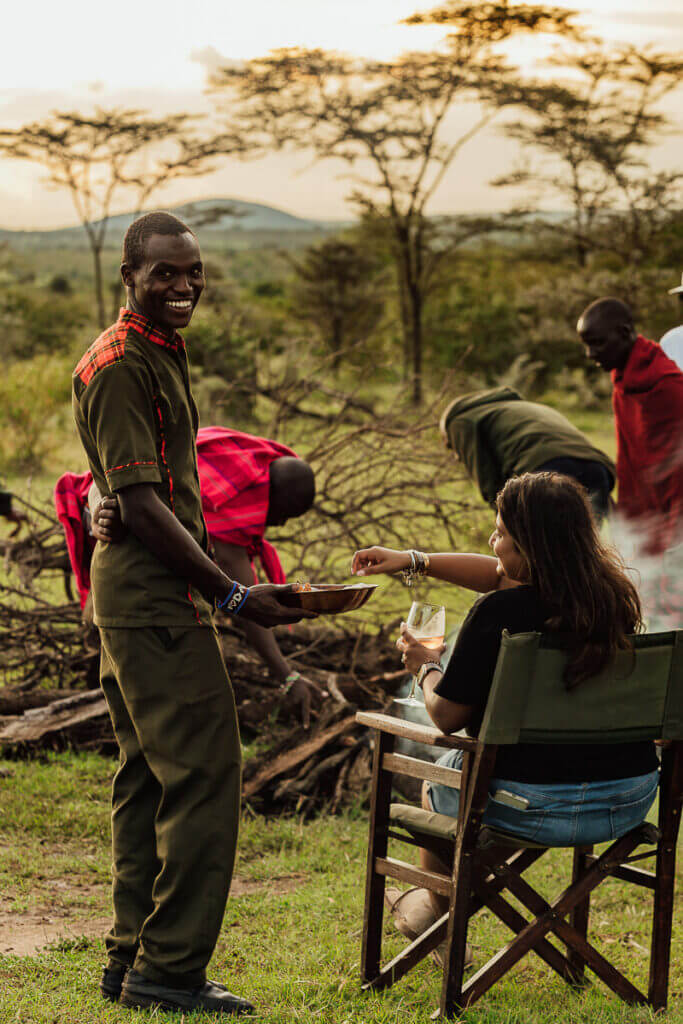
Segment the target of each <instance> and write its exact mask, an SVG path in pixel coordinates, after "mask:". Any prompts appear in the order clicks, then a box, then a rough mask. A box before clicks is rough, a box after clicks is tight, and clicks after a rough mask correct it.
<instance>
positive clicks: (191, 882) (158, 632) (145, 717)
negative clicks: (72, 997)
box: [73, 213, 306, 1014]
mask: <svg viewBox="0 0 683 1024" xmlns="http://www.w3.org/2000/svg"><path fill="white" fill-rule="evenodd" d="M121 276H122V278H123V282H124V284H125V286H126V293H127V306H126V308H125V309H122V310H121V314H120V316H119V319H118V321H117V323H116V324H114V325H113V326H112V327H110V328H109V329H108V330H107V331H105V332H104V333H103V334H102V335H101V336H100V337H99V338H98V339H97V340H96V341H95V342H94V343H93V344H92V345H91V346H90V348H89V349H88V351H87V352H86V353H85V355H84V356H83V358H82V359H81V360H80V362H79V363H78V365H77V367H76V369H75V371H74V376H73V408H74V417H75V420H76V426H77V428H78V432H79V434H80V437H81V441H82V443H83V446H84V448H85V450H86V454H87V456H88V461H89V463H90V469H91V472H92V474H93V478H94V481H95V483H96V484H97V487H98V488H99V490H100V492H101V494H103V495H113V494H116V495H117V497H118V500H119V504H120V509H121V518H122V520H123V523H124V525H125V526H126V527H127V531H126V535H125V537H124V538H123V539H122V540H121V541H120V543H117V544H102V543H99V542H98V544H97V545H96V548H95V552H94V555H93V559H92V566H91V580H92V593H93V605H94V614H95V622H96V624H97V625H98V626H99V629H100V635H101V640H102V668H101V682H102V688H103V690H104V693H105V696H106V698H107V703H108V705H109V710H110V713H111V717H112V722H113V726H114V731H115V733H116V737H117V740H118V742H119V746H120V748H121V758H120V767H119V770H118V772H117V774H116V776H115V779H114V785H113V793H112V839H113V878H114V881H113V900H114V925H113V928H112V930H111V932H110V933H109V935H108V936H107V951H108V954H109V963H108V965H107V967H106V968H105V970H104V974H103V977H102V982H101V990H102V993H103V995H104V996H105V997H107V998H109V999H112V1000H116V999H119V998H120V1000H121V1002H122V1003H123V1004H124V1005H125V1006H129V1007H150V1006H161V1007H163V1008H166V1009H170V1010H188V1011H191V1010H204V1011H209V1012H216V1013H230V1014H236V1013H244V1012H249V1011H250V1010H251V1009H252V1007H251V1004H250V1003H249V1002H247V1000H245V999H241V998H239V997H238V996H234V995H232V994H231V993H230V992H228V991H227V989H225V988H224V987H223V986H221V985H218V984H216V983H213V982H207V981H206V973H205V971H206V965H207V963H208V961H209V959H210V957H211V954H212V952H213V949H214V946H215V943H216V940H217V938H218V934H219V930H220V926H221V922H222V919H223V912H224V910H225V903H226V900H227V895H228V890H229V887H230V880H231V876H232V869H233V862H234V856H235V847H236V841H237V828H238V820H239V803H240V742H239V734H238V729H237V719H236V714H235V702H234V698H233V693H232V689H231V686H230V681H229V679H228V676H227V673H226V670H225V666H224V664H223V660H222V657H221V653H220V649H219V646H218V641H217V637H216V634H215V632H214V629H213V623H212V610H213V607H221V608H223V609H224V610H225V611H227V612H228V613H230V614H233V615H239V616H240V617H242V618H243V619H245V620H248V621H251V622H254V623H257V624H258V625H261V626H272V625H276V624H278V623H287V622H293V621H296V620H297V619H299V618H302V617H304V615H305V614H306V613H302V612H300V611H294V610H292V609H291V608H287V607H286V606H285V605H284V604H282V603H281V601H280V598H281V596H282V595H283V592H284V591H287V590H288V589H289V588H287V587H278V586H275V585H272V584H265V585H262V586H254V587H251V588H248V587H245V586H243V585H242V584H239V583H237V582H236V581H234V580H232V579H230V578H229V577H228V576H227V575H226V574H225V573H224V572H223V571H222V570H221V569H220V568H219V567H218V566H217V565H216V564H215V563H214V562H213V561H211V559H210V558H209V557H208V554H207V550H208V532H207V528H206V524H205V521H204V517H203V514H202V505H201V496H200V489H199V478H198V473H197V456H196V447H195V441H196V434H197V427H198V416H197V409H196V406H195V403H194V400H193V398H192V393H191V390H190V380H189V372H188V363H187V356H186V352H185V343H184V341H183V339H182V337H181V336H180V335H179V334H178V328H182V327H186V326H187V325H188V324H189V323H190V320H191V318H192V313H193V311H194V309H195V307H196V305H197V302H198V301H199V298H200V296H201V294H202V291H203V288H204V268H203V265H202V259H201V254H200V250H199V245H198V243H197V239H196V238H195V236H194V234H193V233H192V232H191V231H190V230H189V229H188V228H187V226H186V225H185V224H183V223H182V222H181V221H179V220H177V218H175V217H172V216H171V215H169V214H166V213H152V214H147V215H145V216H144V217H140V218H139V219H138V220H136V221H135V222H134V223H133V224H132V225H131V227H130V228H129V229H128V232H127V234H126V237H125V240H124V245H123V262H122V265H121Z"/></svg>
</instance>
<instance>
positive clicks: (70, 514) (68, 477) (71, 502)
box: [55, 473, 93, 608]
mask: <svg viewBox="0 0 683 1024" xmlns="http://www.w3.org/2000/svg"><path fill="white" fill-rule="evenodd" d="M91 483H92V474H91V473H64V475H63V476H60V478H59V480H58V481H57V486H56V487H55V508H56V510H57V518H58V519H59V521H60V523H61V524H62V526H63V527H64V533H65V535H66V548H67V551H68V552H69V561H70V562H71V568H72V569H73V572H74V576H75V577H76V586H77V587H78V596H79V598H80V601H81V608H82V607H83V605H84V604H85V602H86V599H87V597H88V594H89V593H90V558H91V555H92V549H93V540H92V537H89V536H88V534H87V533H86V531H85V527H84V526H83V518H82V516H83V509H84V508H85V506H86V505H87V504H88V491H89V490H90V485H91Z"/></svg>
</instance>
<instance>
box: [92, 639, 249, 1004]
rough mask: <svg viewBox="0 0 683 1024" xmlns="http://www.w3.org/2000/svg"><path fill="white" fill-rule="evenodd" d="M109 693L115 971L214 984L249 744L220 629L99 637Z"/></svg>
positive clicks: (104, 683) (104, 686) (111, 948)
mask: <svg viewBox="0 0 683 1024" xmlns="http://www.w3.org/2000/svg"><path fill="white" fill-rule="evenodd" d="M100 633H101V637H102V669H101V683H102V689H103V690H104V694H105V696H106V699H107V703H108V705H109V710H110V713H111V718H112V723H113V726H114V732H115V734H116V738H117V740H118V743H119V746H120V748H121V756H120V767H119V770H118V772H117V774H116V776H115V779H114V784H113V791H112V845H113V876H114V879H113V898H114V926H113V928H112V930H111V932H110V933H109V935H108V936H107V951H108V953H109V958H110V961H111V962H114V963H118V964H124V965H127V966H134V967H135V970H137V971H139V972H140V973H141V974H143V975H144V976H145V977H147V978H149V979H150V980H151V981H155V982H158V983H160V984H171V985H174V986H178V987H187V988H192V987H194V986H197V985H201V984H203V983H204V981H205V979H206V965H207V964H208V962H209V960H210V958H211V954H212V953H213V950H214V947H215V945H216V941H217V939H218V934H219V932H220V928H221V923H222V920H223V913H224V910H225V904H226V901H227V898H228V891H229V888H230V880H231V878H232V870H233V864H234V859H235V848H236V843H237V830H238V822H239V809H240V741H239V731H238V726H237V715H236V711H235V699H234V696H233V692H232V686H231V684H230V680H229V678H228V674H227V672H226V669H225V665H224V663H223V658H222V654H221V651H220V648H219V645H218V640H217V637H216V635H215V633H214V632H213V630H212V629H210V628H203V627H200V626H197V627H195V628H192V627H190V628H186V627H178V628H175V627H172V626H159V627H142V628H139V629H131V628H117V629H114V628H101V629H100Z"/></svg>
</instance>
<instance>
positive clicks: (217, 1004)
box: [120, 970, 254, 1014]
mask: <svg viewBox="0 0 683 1024" xmlns="http://www.w3.org/2000/svg"><path fill="white" fill-rule="evenodd" d="M120 1003H121V1006H128V1007H130V1008H132V1009H147V1008H149V1007H153V1006H158V1007H159V1008H160V1009H162V1010H167V1011H169V1010H170V1011H171V1012H172V1011H174V1010H177V1011H180V1012H183V1011H187V1010H204V1012H205V1013H232V1014H241V1013H253V1012H254V1007H253V1006H252V1004H251V1003H250V1002H249V1001H248V1000H246V999H241V998H240V996H234V995H233V994H232V992H228V990H227V989H226V988H224V987H223V986H222V985H217V984H215V983H214V982H213V981H207V982H205V984H204V985H201V986H200V987H199V988H171V987H170V986H169V985H157V983H156V982H154V981H149V980H148V979H147V978H145V977H144V976H143V975H142V974H139V973H138V972H137V971H134V970H130V971H128V973H127V975H126V979H125V981H124V983H123V988H122V990H121V999H120Z"/></svg>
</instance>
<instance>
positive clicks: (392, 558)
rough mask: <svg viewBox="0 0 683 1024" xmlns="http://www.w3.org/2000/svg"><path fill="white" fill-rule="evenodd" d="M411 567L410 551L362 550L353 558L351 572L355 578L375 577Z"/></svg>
mask: <svg viewBox="0 0 683 1024" xmlns="http://www.w3.org/2000/svg"><path fill="white" fill-rule="evenodd" d="M410 565H411V558H410V552H409V551H394V550H393V548H362V549H361V550H360V551H356V553H355V555H354V556H353V561H352V562H351V572H352V573H353V575H354V576H374V575H376V574H377V573H382V572H384V573H395V572H400V571H401V570H402V569H407V568H408V567H409V566H410Z"/></svg>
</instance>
